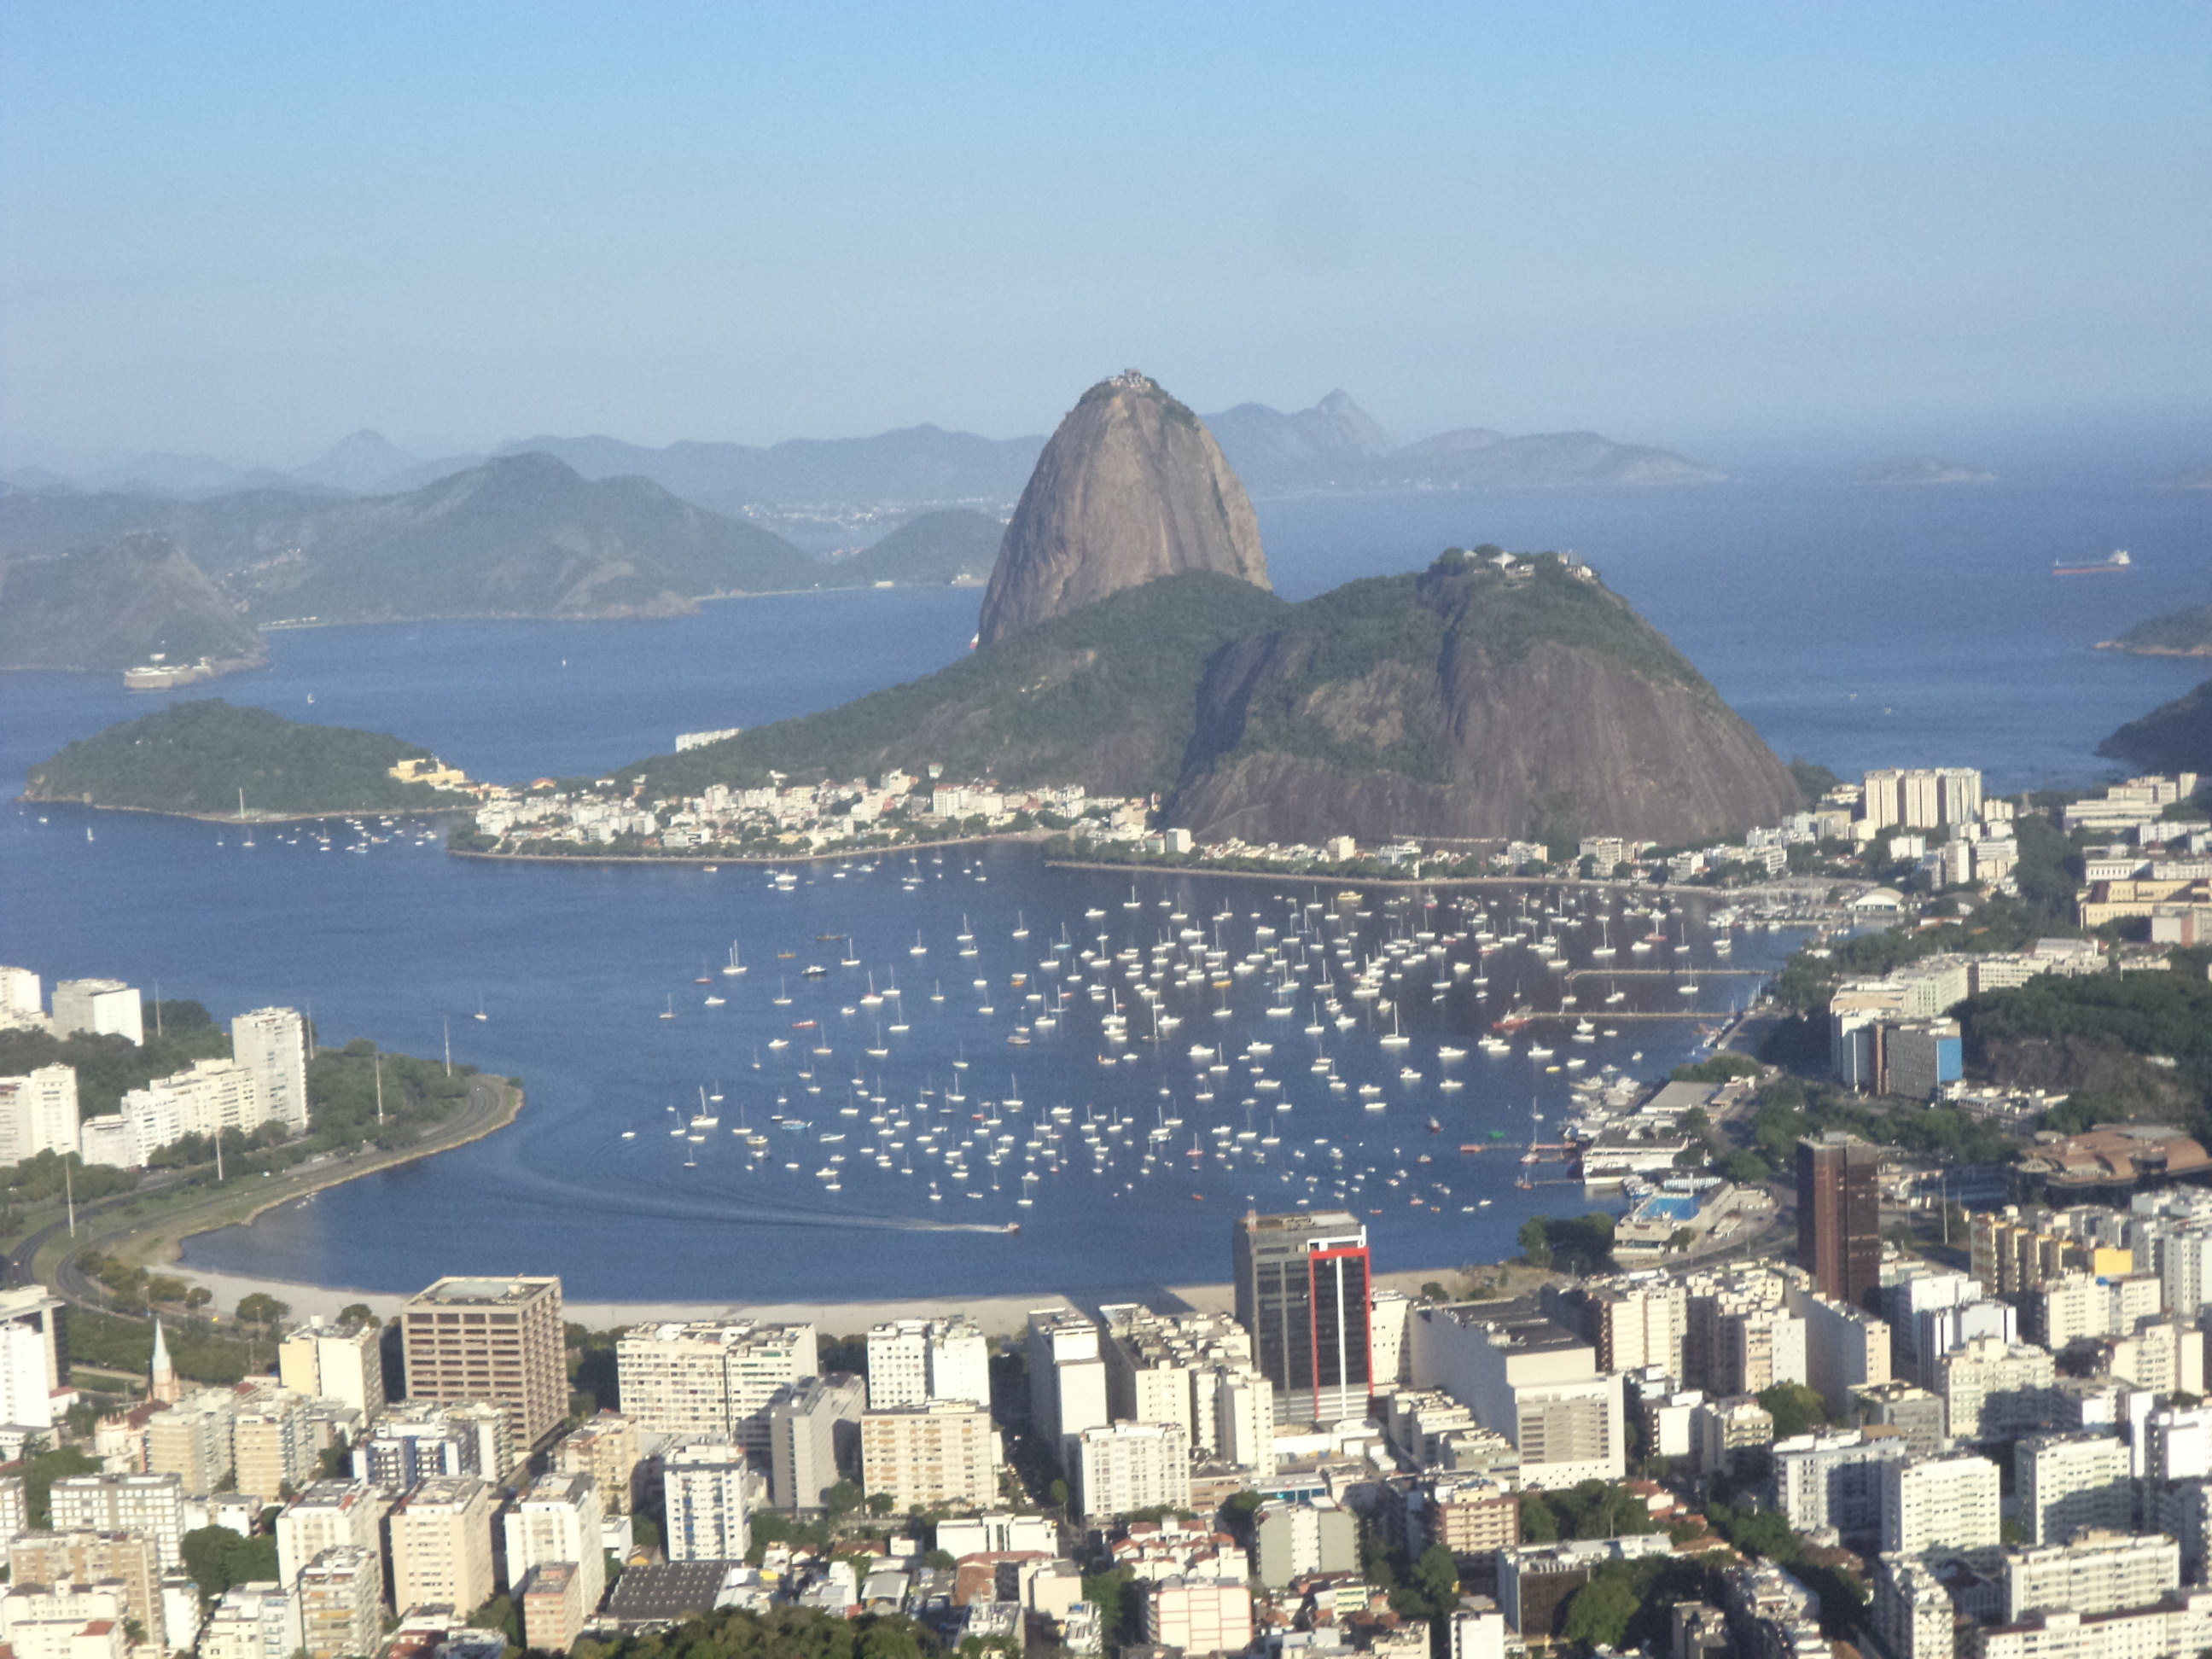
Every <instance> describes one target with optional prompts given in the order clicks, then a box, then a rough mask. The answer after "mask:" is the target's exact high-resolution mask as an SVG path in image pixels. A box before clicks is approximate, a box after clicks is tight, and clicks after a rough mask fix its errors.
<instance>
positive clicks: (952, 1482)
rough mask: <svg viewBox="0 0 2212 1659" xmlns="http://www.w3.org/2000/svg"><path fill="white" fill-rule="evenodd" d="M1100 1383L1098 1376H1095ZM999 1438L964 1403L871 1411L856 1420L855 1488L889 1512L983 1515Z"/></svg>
mask: <svg viewBox="0 0 2212 1659" xmlns="http://www.w3.org/2000/svg"><path fill="white" fill-rule="evenodd" d="M1100 1382H1101V1383H1102V1393H1103V1374H1102V1375H1101V1376H1100ZM1000 1461H1001V1460H1000V1450H999V1432H998V1430H997V1429H996V1428H995V1427H994V1426H993V1425H992V1422H991V1417H990V1413H988V1412H986V1411H984V1410H982V1409H981V1407H976V1406H974V1405H971V1404H969V1402H967V1401H938V1402H937V1403H936V1404H934V1405H929V1406H902V1407H897V1408H896V1409H894V1410H891V1411H887V1412H877V1411H871V1412H869V1413H866V1414H865V1415H864V1416H862V1418H861V1419H860V1470H861V1483H862V1485H863V1486H865V1488H866V1491H867V1492H868V1493H869V1495H870V1496H873V1495H875V1494H876V1493H878V1492H883V1493H885V1494H888V1495H889V1497H890V1500H891V1508H892V1510H894V1511H895V1512H902V1511H904V1510H908V1509H912V1508H914V1507H915V1505H917V1504H919V1505H920V1506H921V1507H922V1508H924V1509H930V1508H934V1507H936V1506H939V1505H943V1506H945V1507H946V1508H949V1509H958V1510H980V1509H987V1508H988V1507H989V1506H990V1505H991V1504H993V1503H994V1502H995V1501H996V1500H997V1498H998V1495H999V1465H1000Z"/></svg>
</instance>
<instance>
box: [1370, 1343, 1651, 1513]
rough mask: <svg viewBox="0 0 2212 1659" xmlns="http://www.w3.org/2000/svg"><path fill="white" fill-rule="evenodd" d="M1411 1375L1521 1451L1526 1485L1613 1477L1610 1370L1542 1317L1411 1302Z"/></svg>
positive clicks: (1617, 1456) (1622, 1467)
mask: <svg viewBox="0 0 2212 1659" xmlns="http://www.w3.org/2000/svg"><path fill="white" fill-rule="evenodd" d="M1410 1328H1411V1330H1412V1332H1413V1384H1414V1386H1415V1387H1416V1388H1425V1389H1443V1390H1444V1391H1445V1392H1446V1393H1447V1394H1449V1395H1451V1396H1452V1398H1453V1399H1455V1400H1456V1401H1459V1402H1460V1403H1461V1404H1462V1405H1463V1406H1465V1407H1468V1410H1470V1411H1472V1412H1473V1413H1474V1417H1475V1421H1477V1422H1478V1423H1480V1424H1481V1425H1482V1426H1483V1427H1484V1428H1486V1429H1489V1430H1491V1431H1493V1432H1495V1433H1498V1434H1501V1435H1504V1437H1506V1438H1507V1439H1509V1440H1510V1441H1511V1442H1512V1443H1514V1445H1515V1446H1516V1447H1517V1448H1518V1449H1519V1450H1520V1453H1521V1479H1522V1482H1523V1483H1524V1484H1526V1485H1528V1486H1573V1485H1575V1484H1576V1483H1577V1482H1578V1481H1583V1480H1620V1479H1621V1478H1622V1476H1623V1475H1624V1474H1626V1469H1627V1444H1626V1424H1625V1421H1624V1418H1623V1410H1622V1402H1623V1390H1622V1383H1621V1378H1620V1374H1619V1373H1618V1372H1614V1373H1611V1374H1607V1373H1603V1372H1601V1371H1599V1370H1598V1369H1597V1365H1596V1360H1597V1354H1596V1350H1595V1347H1594V1346H1592V1345H1591V1344H1590V1343H1589V1342H1588V1341H1586V1340H1583V1339H1582V1338H1580V1337H1577V1336H1575V1335H1573V1334H1571V1333H1570V1332H1568V1331H1567V1330H1565V1329H1564V1328H1562V1327H1560V1326H1559V1325H1557V1324H1554V1323H1553V1322H1552V1321H1550V1320H1548V1319H1520V1320H1509V1321H1492V1320H1486V1319H1484V1318H1483V1316H1482V1315H1481V1312H1480V1308H1479V1307H1475V1308H1468V1307H1452V1308H1420V1309H1417V1310H1414V1314H1413V1321H1412V1324H1411V1327H1410Z"/></svg>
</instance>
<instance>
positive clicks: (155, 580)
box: [0, 534, 268, 669]
mask: <svg viewBox="0 0 2212 1659" xmlns="http://www.w3.org/2000/svg"><path fill="white" fill-rule="evenodd" d="M156 653H159V654H161V655H162V656H163V657H165V658H166V659H167V660H168V661H170V662H172V663H191V662H197V660H198V659H200V658H202V657H207V658H210V659H215V660H216V661H222V662H231V663H240V664H246V663H252V664H258V663H260V662H263V661H264V660H265V659H267V656H268V652H267V648H266V647H264V644H263V643H262V639H261V635H259V634H258V633H257V632H256V631H255V630H254V628H253V626H252V623H248V622H247V621H246V618H245V617H242V616H240V614H239V611H238V607H237V605H234V603H232V601H231V600H230V599H228V598H227V597H226V596H225V595H224V594H223V592H222V590H221V589H219V588H218V587H216V585H215V584H214V583H213V582H212V581H210V580H209V579H208V578H207V576H206V575H205V574H204V573H203V572H202V571H201V570H200V568H199V567H198V566H197V565H195V564H194V563H193V562H191V560H190V559H188V558H186V557H185V556H184V554H182V553H181V552H179V550H177V548H176V547H175V545H174V544H173V543H171V542H170V541H169V539H168V538H167V537H165V536H160V535H150V534H140V535H131V536H125V537H123V538H120V539H118V540H117V541H115V542H112V543H111V544H108V545H107V546H105V547H99V548H93V549H89V550H86V551H83V552H78V553H69V554H64V555H63V556H60V557H58V558H47V559H33V560H29V561H26V562H20V563H13V564H9V566H7V567H6V570H5V574H4V578H0V668H76V669H102V668H111V669H119V668H130V667H133V666H135V665H137V664H139V663H143V662H145V661H146V660H148V659H149V658H151V657H153V656H155V654H156Z"/></svg>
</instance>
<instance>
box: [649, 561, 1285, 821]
mask: <svg viewBox="0 0 2212 1659" xmlns="http://www.w3.org/2000/svg"><path fill="white" fill-rule="evenodd" d="M1290 609H1291V607H1290V606H1289V605H1287V604H1285V602H1284V601H1283V600H1281V599H1277V598H1275V597H1274V596H1273V594H1271V593H1268V592H1265V591H1263V590H1261V589H1260V588H1257V587H1255V586H1252V585H1251V584H1250V583H1249V582H1243V581H1238V580H1236V579H1234V578H1233V577H1228V576H1222V575H1218V574H1212V573H1210V572H1192V573H1189V574H1184V575H1180V576H1170V577H1167V578H1164V579H1163V580H1159V581H1154V582H1148V583H1146V584H1145V585H1144V586H1139V587H1133V588H1128V589H1126V590H1124V591H1123V592H1119V593H1115V594H1113V595H1111V596H1109V598H1107V599H1101V600H1099V601H1098V602H1097V604H1095V605H1085V606H1084V607H1083V608H1082V609H1081V610H1079V611H1072V612H1070V613H1069V614H1068V615H1066V616H1065V617H1054V619H1053V620H1051V621H1049V622H1045V623H1038V624H1037V625H1036V626H1035V627H1033V628H1030V629H1024V631H1023V632H1021V633H1019V634H1018V635H1014V636H1012V638H1010V639H1006V640H1004V641H1000V642H999V643H997V644H995V645H992V646H988V647H985V648H984V649H982V650H981V651H979V652H977V653H975V654H974V655H972V656H970V657H969V658H967V659H964V660H963V661H960V662H957V663H954V664H953V665H951V667H949V668H944V669H940V670H939V671H937V672H936V673H934V674H932V675H930V676H929V677H928V678H926V679H921V680H916V681H914V682H913V683H911V684H906V685H898V686H893V687H890V689H889V690H883V691H878V692H874V693H872V694H871V695H870V696H866V697H862V698H860V700H859V701H857V702H849V703H847V704H845V705H844V706H843V707H842V708H832V709H829V710H827V711H826V712H824V713H823V714H810V715H807V716H805V718H804V719H800V720H783V721H780V722H778V723H777V724H776V725H774V726H762V727H761V728H759V729H758V730H757V731H753V732H745V733H744V734H743V735H742V736H739V737H736V738H727V739H726V740H725V741H723V742H721V743H718V744H709V745H708V746H707V747H705V748H702V749H694V750H687V751H686V752H685V753H684V754H681V755H662V756H659V757H654V758H653V759H651V760H646V761H640V762H637V763H635V764H633V765H630V766H628V767H625V768H623V770H622V771H621V773H620V774H618V778H619V779H620V780H621V781H625V782H626V781H629V780H630V779H632V778H635V777H639V776H643V777H645V778H647V780H648V781H650V784H651V786H652V787H653V790H654V791H655V792H656V793H665V794H677V795H691V794H696V793H699V792H700V791H701V790H702V789H704V788H706V787H708V785H710V784H714V783H726V784H730V785H732V786H741V787H758V786H760V785H761V784H763V783H765V782H766V781H767V779H768V775H769V773H770V772H771V771H775V772H781V773H785V774H787V775H788V776H789V777H790V778H791V779H792V780H793V781H799V782H804V781H811V780H816V779H821V778H825V777H829V778H851V777H858V776H869V775H875V774H877V773H880V772H883V771H884V770H887V769H890V768H891V767H894V766H897V767H902V768H904V769H907V770H908V771H911V772H914V773H916V774H917V775H919V774H921V773H922V772H923V770H924V769H925V768H926V767H927V765H928V764H929V763H932V762H936V763H940V764H942V765H943V766H944V768H945V775H947V776H948V777H954V778H963V779H965V778H970V777H980V776H987V775H990V776H996V777H997V778H999V779H1000V781H1003V782H1006V783H1021V782H1040V783H1041V782H1047V781H1050V782H1081V783H1083V784H1085V786H1086V787H1090V788H1091V789H1094V790H1097V791H1104V792H1109V793H1134V792H1136V791H1139V790H1152V789H1164V788H1166V787H1169V786H1170V784H1172V783H1173V782H1174V781H1175V778H1176V771H1177V769H1178V768H1179V766H1180V764H1181V763H1182V754H1183V750H1184V749H1185V748H1186V747H1187V746H1188V744H1189V741H1190V737H1191V732H1192V729H1193V726H1194V721H1195V718H1196V716H1195V708H1196V695H1197V689H1198V682H1199V679H1200V676H1201V675H1202V674H1203V672H1204V671H1205V666H1206V660H1207V659H1208V658H1209V657H1210V656H1211V655H1212V653H1214V652H1215V651H1216V650H1218V648H1219V647H1220V646H1221V645H1222V644H1223V643H1224V642H1225V641H1229V640H1231V639H1234V638H1236V637H1237V635H1241V634H1244V633H1248V632H1250V631H1251V630H1253V629H1259V628H1264V627H1266V626H1267V625H1268V624H1269V623H1272V622H1273V621H1275V620H1276V619H1277V618H1279V617H1281V616H1283V615H1284V614H1285V613H1286V612H1287V611H1289V610H1290Z"/></svg>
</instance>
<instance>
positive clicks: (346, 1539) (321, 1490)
mask: <svg viewBox="0 0 2212 1659" xmlns="http://www.w3.org/2000/svg"><path fill="white" fill-rule="evenodd" d="M391 1507H392V1500H391V1499H390V1498H387V1497H386V1495H385V1494H384V1493H383V1492H380V1491H379V1490H378V1489H377V1488H376V1487H374V1486H371V1485H370V1484H369V1483H368V1481H366V1480H318V1481H315V1482H314V1483H313V1484H312V1485H310V1486H307V1487H306V1488H305V1489H304V1490H302V1491H301V1493H300V1495H299V1496H298V1497H296V1498H294V1499H293V1500H292V1501H291V1502H290V1503H289V1504H286V1505H285V1506H284V1508H283V1510H282V1511H281V1512H279V1514H278V1515H277V1516H276V1576H277V1577H278V1579H279V1580H280V1581H281V1582H282V1583H283V1584H284V1585H285V1586H287V1587H288V1588H289V1586H291V1585H293V1584H296V1583H299V1581H300V1574H301V1572H302V1571H305V1570H306V1568H307V1563H308V1562H310V1561H312V1560H313V1559H315V1558H316V1557H317V1556H319V1555H320V1554H322V1553H324V1552H325V1551H326V1550H349V1549H352V1550H374V1551H379V1552H380V1551H381V1550H382V1548H383V1525H384V1517H385V1515H386V1512H387V1511H388V1510H390V1509H391Z"/></svg>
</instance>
